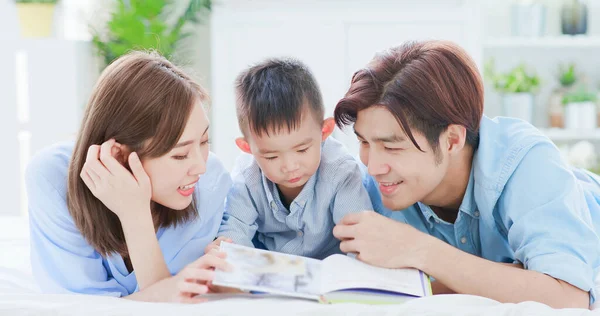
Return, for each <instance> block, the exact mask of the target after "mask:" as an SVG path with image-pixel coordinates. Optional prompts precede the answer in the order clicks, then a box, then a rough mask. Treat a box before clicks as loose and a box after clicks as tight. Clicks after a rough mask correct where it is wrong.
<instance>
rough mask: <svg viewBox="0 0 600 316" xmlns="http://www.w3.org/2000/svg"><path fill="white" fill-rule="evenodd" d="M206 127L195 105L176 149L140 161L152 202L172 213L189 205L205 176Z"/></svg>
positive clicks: (200, 105)
mask: <svg viewBox="0 0 600 316" xmlns="http://www.w3.org/2000/svg"><path fill="white" fill-rule="evenodd" d="M208 126H209V122H208V118H207V117H206V113H205V112H204V109H203V108H202V104H201V103H200V102H197V103H196V104H195V105H194V108H193V110H192V113H191V115H190V117H189V119H188V121H187V123H186V126H185V129H184V131H183V134H182V135H181V138H180V139H179V140H178V141H177V145H175V147H174V148H173V149H171V151H170V152H168V153H167V154H165V155H163V156H161V157H158V158H150V159H143V160H142V165H143V166H144V169H145V170H146V173H147V174H148V176H149V178H150V183H151V184H152V201H154V202H156V203H159V204H161V205H164V206H166V207H168V208H171V209H174V210H183V209H185V208H186V207H188V206H189V205H190V203H191V202H192V195H193V193H194V189H195V186H196V183H197V182H198V179H199V178H200V176H201V175H202V174H204V173H205V172H206V160H207V159H208V151H209V144H208Z"/></svg>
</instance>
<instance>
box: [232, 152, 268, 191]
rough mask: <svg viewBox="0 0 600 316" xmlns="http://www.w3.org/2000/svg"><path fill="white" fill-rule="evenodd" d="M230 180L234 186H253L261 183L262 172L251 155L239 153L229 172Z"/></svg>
mask: <svg viewBox="0 0 600 316" xmlns="http://www.w3.org/2000/svg"><path fill="white" fill-rule="evenodd" d="M231 178H232V179H233V182H234V184H235V185H240V184H245V185H247V186H253V185H257V184H260V183H262V171H261V170H260V167H259V166H258V163H257V162H256V159H254V157H253V156H252V155H250V154H246V153H241V154H240V155H239V156H238V157H237V159H236V161H235V164H234V166H233V169H232V170H231Z"/></svg>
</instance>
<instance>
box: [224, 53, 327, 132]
mask: <svg viewBox="0 0 600 316" xmlns="http://www.w3.org/2000/svg"><path fill="white" fill-rule="evenodd" d="M235 88H236V95H237V101H236V111H237V117H238V123H239V125H240V129H241V130H242V133H246V130H247V128H248V127H249V128H250V130H251V131H252V132H253V133H255V134H256V135H258V136H261V135H262V134H263V133H265V134H266V135H267V136H268V135H269V132H274V133H279V132H280V131H281V130H282V129H283V128H287V129H288V130H290V131H291V130H294V129H296V128H297V127H298V126H299V125H300V122H301V120H302V113H303V112H304V110H305V107H308V110H309V111H310V113H311V114H312V115H313V116H314V117H315V119H316V120H317V121H318V122H322V121H323V118H324V117H323V116H324V113H325V109H324V106H323V97H322V96H321V91H320V90H319V86H318V85H317V81H316V80H315V77H314V76H313V74H312V73H311V71H310V70H309V69H308V67H307V66H306V65H304V64H303V63H302V62H300V61H298V60H296V59H293V58H272V59H268V60H266V61H264V62H262V63H259V64H257V65H254V66H252V67H250V68H248V69H246V70H244V71H243V72H242V73H240V74H239V76H238V77H237V79H236V81H235Z"/></svg>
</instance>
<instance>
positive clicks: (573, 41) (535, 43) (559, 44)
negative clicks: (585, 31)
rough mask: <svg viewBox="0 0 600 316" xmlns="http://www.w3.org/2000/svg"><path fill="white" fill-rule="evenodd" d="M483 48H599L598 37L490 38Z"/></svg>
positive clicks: (599, 38)
mask: <svg viewBox="0 0 600 316" xmlns="http://www.w3.org/2000/svg"><path fill="white" fill-rule="evenodd" d="M484 46H485V48H490V49H491V48H541V49H547V48H548V49H549V48H551V49H581V48H600V36H548V37H539V38H530V37H496V38H494V37H490V38H488V39H486V40H485V42H484Z"/></svg>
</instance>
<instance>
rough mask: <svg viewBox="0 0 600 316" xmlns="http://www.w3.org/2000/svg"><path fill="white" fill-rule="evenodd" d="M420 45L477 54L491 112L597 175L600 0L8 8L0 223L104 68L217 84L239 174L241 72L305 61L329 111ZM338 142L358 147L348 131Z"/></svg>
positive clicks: (4, 17)
mask: <svg viewBox="0 0 600 316" xmlns="http://www.w3.org/2000/svg"><path fill="white" fill-rule="evenodd" d="M418 39H447V40H452V41H454V42H456V43H458V44H460V45H461V46H463V47H464V48H465V49H466V50H467V51H468V52H469V53H470V54H471V56H472V57H473V58H474V59H475V61H476V62H477V65H478V66H479V68H480V71H481V73H482V75H484V76H485V83H486V103H485V113H486V114H487V115H488V116H497V115H504V116H513V117H520V118H522V119H525V120H528V121H530V122H531V123H532V124H534V125H535V126H537V127H538V128H539V129H540V130H542V131H543V132H544V133H545V134H546V135H548V137H550V138H551V139H552V140H553V141H554V142H555V143H556V144H557V146H559V148H560V149H561V150H562V152H563V154H564V156H565V159H567V160H568V161H569V162H571V163H572V164H575V165H577V166H580V167H583V168H588V169H591V170H598V169H599V168H598V162H599V161H598V158H597V157H598V155H597V154H598V152H599V151H600V129H599V124H600V119H598V118H599V116H600V115H599V114H600V111H599V110H598V102H597V99H598V91H599V90H600V0H538V1H534V0H530V1H513V0H369V1H367V0H362V1H361V0H213V1H210V0H202V1H200V0H58V1H52V0H0V43H1V44H0V46H1V47H2V48H1V49H0V137H1V144H2V149H3V150H2V154H1V155H0V175H2V176H1V177H0V192H1V193H0V196H1V197H2V201H3V203H2V205H3V207H2V208H0V216H26V213H27V206H26V192H25V190H24V183H23V181H22V174H23V172H24V170H25V166H26V165H27V162H28V160H29V158H30V157H31V156H32V155H33V154H35V153H36V152H37V151H38V150H40V149H41V148H43V147H46V146H48V145H51V144H53V143H55V142H59V141H63V140H68V139H72V138H73V137H74V134H75V133H76V132H77V129H78V127H79V121H80V118H81V114H82V112H83V109H84V107H85V105H86V102H87V99H88V97H89V94H90V91H91V89H92V87H93V85H94V83H95V81H96V79H97V77H98V75H99V73H100V72H101V71H102V69H103V68H104V67H105V66H106V64H107V63H110V61H111V60H113V59H114V58H116V57H118V56H120V55H122V54H123V53H125V52H127V51H129V50H131V49H156V50H158V51H160V52H161V53H163V54H164V55H166V56H167V57H168V58H169V59H171V60H173V61H174V62H176V63H177V64H178V65H181V66H183V67H184V68H185V69H186V70H187V71H188V72H190V74H191V75H192V76H193V77H194V78H196V80H198V81H199V82H200V83H201V84H202V85H203V86H204V87H205V88H207V89H208V91H209V92H210V95H211V104H210V108H211V110H210V117H211V121H212V123H211V133H212V135H211V137H212V150H213V151H214V152H215V153H216V154H217V155H219V157H220V158H221V159H222V161H223V162H224V163H225V165H226V166H227V167H228V168H231V167H232V165H233V162H234V160H235V158H236V156H237V155H238V149H237V147H236V146H235V144H234V141H233V140H234V138H235V137H237V136H238V135H239V130H238V127H237V122H236V118H235V109H234V98H233V89H232V88H233V80H234V78H235V76H236V75H237V73H238V72H239V71H240V70H241V69H243V68H245V67H247V66H248V65H250V64H252V63H255V62H258V61H260V60H262V59H264V58H267V57H274V56H293V57H297V58H299V59H301V60H303V61H304V62H305V63H307V64H308V65H309V66H310V67H311V69H312V71H313V72H314V74H315V76H316V77H317V80H318V81H319V84H320V87H321V89H322V91H323V95H324V100H325V103H326V107H327V114H328V115H331V114H332V113H333V108H334V107H335V104H336V103H337V101H338V100H339V99H340V98H341V97H342V96H343V95H344V93H345V92H346V89H347V87H348V85H349V82H350V79H351V77H352V74H353V73H354V72H355V71H356V70H358V69H359V68H361V67H363V66H364V65H365V64H366V63H367V62H368V61H369V60H370V59H371V58H372V57H373V55H374V54H375V53H376V52H377V51H380V50H383V49H386V48H389V47H391V46H394V45H398V44H399V43H401V42H403V41H406V40H418ZM334 136H335V137H336V138H338V139H340V140H342V141H343V142H344V143H345V144H346V145H347V146H348V148H349V149H350V150H351V151H352V152H354V153H356V152H357V148H358V146H357V145H358V144H357V141H356V139H355V138H354V136H353V135H352V134H351V133H348V132H347V131H339V130H338V131H336V132H335V134H334ZM0 220H1V219H0Z"/></svg>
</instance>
